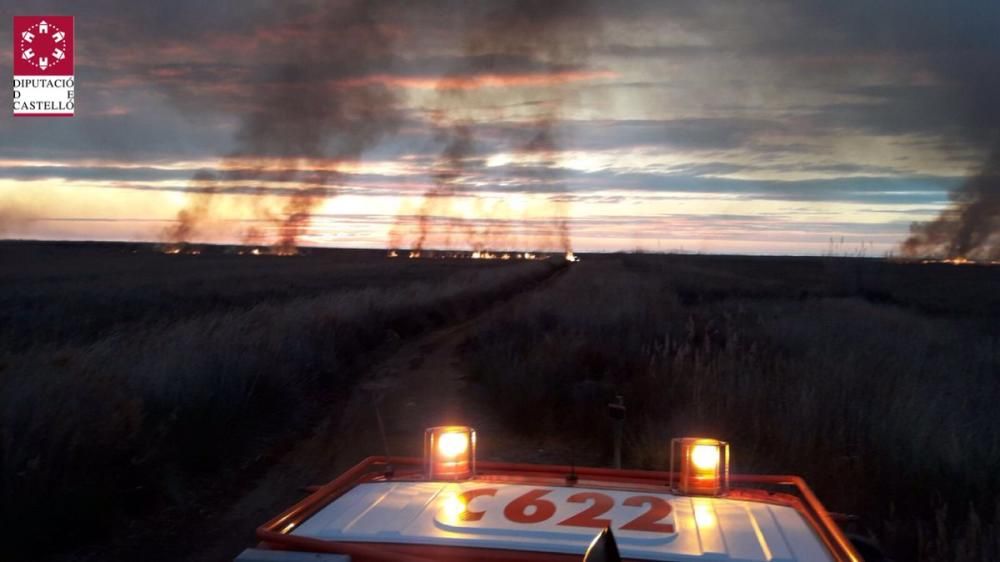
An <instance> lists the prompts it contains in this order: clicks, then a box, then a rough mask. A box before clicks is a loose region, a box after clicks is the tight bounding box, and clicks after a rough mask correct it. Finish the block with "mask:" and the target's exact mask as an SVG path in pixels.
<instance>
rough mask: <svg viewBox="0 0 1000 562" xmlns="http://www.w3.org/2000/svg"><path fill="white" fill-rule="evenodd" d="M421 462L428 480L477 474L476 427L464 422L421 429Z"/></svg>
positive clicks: (458, 478) (460, 477) (470, 476)
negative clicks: (465, 424)
mask: <svg viewBox="0 0 1000 562" xmlns="http://www.w3.org/2000/svg"><path fill="white" fill-rule="evenodd" d="M424 466H425V467H426V473H427V474H426V476H427V479H428V480H462V479H466V478H472V477H473V476H475V475H476V430H475V429H472V428H471V427H467V426H464V425H443V426H438V427H429V428H427V430H426V431H424Z"/></svg>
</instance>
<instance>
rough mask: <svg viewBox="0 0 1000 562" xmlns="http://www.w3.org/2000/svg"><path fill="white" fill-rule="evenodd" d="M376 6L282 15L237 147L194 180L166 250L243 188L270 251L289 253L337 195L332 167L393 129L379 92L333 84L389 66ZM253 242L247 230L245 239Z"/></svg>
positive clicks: (390, 110)
mask: <svg viewBox="0 0 1000 562" xmlns="http://www.w3.org/2000/svg"><path fill="white" fill-rule="evenodd" d="M382 4H384V3H383V2H371V1H366V0H354V1H350V2H339V3H330V4H326V5H325V7H324V8H320V9H318V10H317V11H306V12H305V13H299V12H298V10H296V9H295V8H291V7H290V8H288V10H289V12H290V14H289V16H288V17H287V18H285V19H286V20H287V21H288V25H287V27H288V28H289V29H292V30H293V32H294V34H295V40H294V42H293V44H292V45H290V46H289V48H288V50H287V51H286V52H285V53H284V57H283V62H281V63H280V64H278V65H277V68H276V70H275V71H274V72H273V73H272V75H270V76H267V77H265V78H264V79H263V80H262V83H261V84H260V85H259V89H258V90H257V91H256V92H254V95H255V96H256V102H255V105H253V106H252V107H251V108H250V109H249V110H248V113H247V114H246V115H245V117H244V118H243V121H242V123H241V124H240V126H239V129H238V131H237V133H236V144H237V148H236V149H235V150H234V151H233V152H232V153H230V154H229V155H227V156H226V158H225V159H224V161H223V164H222V166H221V169H220V171H219V173H218V174H217V175H216V174H210V173H202V174H200V175H199V176H197V177H196V178H194V179H196V180H199V185H198V186H196V189H197V191H196V192H195V193H194V194H193V195H192V196H191V202H190V204H189V205H188V207H187V208H185V209H183V210H182V211H181V212H180V213H178V215H177V223H176V224H175V225H174V226H173V227H172V228H170V229H169V230H168V231H167V232H166V237H167V239H168V240H169V241H170V242H184V241H189V240H191V239H192V237H194V236H197V235H198V234H199V231H200V230H201V229H202V228H203V226H204V225H205V223H206V222H207V221H208V220H209V219H210V218H211V216H212V213H213V212H214V211H215V210H216V209H215V208H216V207H217V206H218V205H217V200H218V197H217V196H218V195H219V194H220V193H223V192H224V191H225V188H227V187H232V185H229V184H233V183H234V182H239V183H240V184H245V186H249V187H243V188H242V189H241V190H240V192H241V193H249V194H250V195H251V196H252V197H251V198H250V203H249V205H250V206H251V208H252V210H253V212H254V214H255V215H256V216H257V218H258V219H263V220H266V221H268V222H270V223H271V224H272V225H273V226H272V228H274V229H276V231H277V236H276V242H275V244H274V247H275V250H276V251H277V252H278V253H294V252H295V251H296V247H297V245H298V242H299V238H300V237H301V236H302V235H303V234H304V233H306V231H307V229H308V227H309V223H310V220H311V217H312V213H313V210H314V209H315V208H316V206H317V205H319V204H320V203H322V202H323V201H324V200H325V199H326V198H328V197H330V196H331V195H334V194H335V192H336V186H334V185H331V184H332V183H335V182H336V179H337V171H336V165H337V164H340V163H345V162H351V161H356V160H357V159H358V158H359V157H360V156H361V154H362V153H363V152H364V151H365V150H366V149H368V148H370V147H371V146H373V145H374V144H375V143H376V142H377V141H378V140H379V139H380V138H381V137H382V136H383V135H384V134H386V133H388V132H390V131H392V130H394V129H395V128H396V126H397V125H398V123H399V120H400V115H399V111H398V107H397V104H396V97H395V95H394V94H393V93H392V92H391V91H390V90H389V89H387V88H386V87H384V86H382V85H379V84H372V83H364V84H349V85H347V84H343V83H340V84H337V83H335V81H334V80H335V79H340V78H349V77H352V76H363V75H365V74H366V73H368V72H369V71H371V70H372V69H384V68H385V67H386V65H387V64H388V63H389V61H391V59H392V40H391V39H392V37H391V34H390V33H388V32H387V31H386V30H385V29H384V27H383V26H382V25H380V24H379V23H378V16H379V10H380V9H381V8H382ZM265 179H266V180H267V181H269V182H279V183H278V185H281V186H282V188H281V189H282V190H284V191H285V194H284V199H283V201H284V202H283V204H280V205H278V207H280V210H279V211H278V212H275V209H274V203H275V202H274V192H275V189H274V188H273V187H261V181H263V180H265ZM205 184H207V187H206V186H205ZM261 236H262V233H261V231H260V229H259V228H258V227H253V228H252V229H250V230H249V231H248V232H246V233H245V234H244V239H245V240H257V239H260V238H261Z"/></svg>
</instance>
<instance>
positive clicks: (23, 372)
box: [0, 244, 557, 559]
mask: <svg viewBox="0 0 1000 562" xmlns="http://www.w3.org/2000/svg"><path fill="white" fill-rule="evenodd" d="M133 250H134V251H135V253H133ZM0 264H3V265H2V266H0V286H2V293H0V334H2V335H0V342H2V343H0V497H2V498H3V502H0V525H2V526H3V528H4V529H5V531H7V532H9V535H7V534H6V533H5V536H10V537H12V539H11V540H10V541H9V542H10V543H11V546H12V547H13V549H14V550H13V552H14V553H17V552H19V551H21V550H22V549H23V551H24V552H26V553H28V554H25V558H26V559H32V558H36V557H40V556H41V555H42V554H43V553H47V552H50V551H52V550H53V548H54V547H55V548H58V547H62V546H67V547H69V546H73V545H75V544H77V543H82V542H87V541H93V540H101V539H102V537H106V536H108V535H110V534H111V533H112V531H113V530H114V529H115V528H116V526H117V527H120V526H121V525H122V524H124V523H126V522H128V521H129V520H131V519H132V518H134V517H139V516H141V515H142V514H143V513H146V512H149V511H150V510H156V509H164V508H168V507H169V506H173V505H178V504H184V503H190V502H192V501H195V500H196V499H197V498H195V497H192V496H196V495H197V494H198V493H199V492H201V491H206V490H208V491H210V490H211V489H213V488H215V487H217V483H216V482H213V478H216V477H217V475H218V474H219V471H220V470H222V469H233V468H238V467H245V466H248V465H249V464H251V463H252V462H254V460H255V459H256V458H257V457H258V456H259V455H260V454H261V451H264V450H266V449H267V447H268V446H269V445H270V444H272V443H273V442H274V441H275V440H278V439H282V438H286V437H287V436H288V435H290V434H294V432H295V431H297V430H299V429H302V428H303V427H305V426H307V425H308V424H309V423H310V421H311V420H313V419H315V418H316V417H317V416H319V415H324V414H326V413H328V412H329V411H330V410H336V408H337V407H338V402H339V401H340V400H343V399H344V398H345V397H346V396H347V395H348V394H349V392H350V390H351V388H352V384H353V382H354V381H355V380H356V379H357V375H358V374H359V373H360V372H363V370H364V369H365V368H366V366H367V365H368V364H369V363H370V362H371V361H373V360H374V359H376V358H377V357H379V356H380V355H382V354H385V353H390V352H392V350H393V349H395V348H396V347H397V346H398V345H399V344H400V342H402V341H404V340H405V339H406V338H408V337H411V336H414V335H418V334H420V333H423V332H425V331H427V330H429V329H432V328H435V327H439V326H441V325H445V324H448V323H454V322H457V321H460V320H462V319H464V318H465V317H467V316H468V315H470V314H472V313H474V312H476V311H478V310H480V309H482V308H483V307H485V306H487V305H489V304H490V303H492V302H494V301H496V300H497V299H499V298H501V297H503V296H504V295H507V294H511V293H512V292H515V291H520V290H523V289H524V288H525V287H528V286H530V285H531V283H532V282H534V281H538V280H540V279H542V278H545V277H548V276H549V275H551V273H552V271H553V270H554V269H555V268H556V267H557V265H556V264H554V263H548V262H535V263H516V264H501V263H499V262H495V263H479V262H473V261H471V260H463V261H446V260H419V261H410V262H406V261H403V260H387V259H385V256H384V253H382V252H352V251H319V250H317V251H314V252H312V253H311V254H310V255H306V256H299V257H286V258H280V257H250V256H234V255H226V254H224V253H221V252H216V253H209V252H206V253H204V254H202V255H198V256H185V255H180V256H167V255H162V254H158V253H155V252H154V251H152V248H151V247H148V246H146V247H142V246H139V247H131V246H125V245H90V244H88V245H58V244H4V245H0ZM53 506H58V507H57V508H56V509H53ZM41 520H44V521H46V525H39V524H38V521H41ZM53 526H55V527H57V528H60V529H63V531H62V532H60V533H59V534H58V536H57V537H53V534H52V533H51V528H52V527H53ZM5 542H8V541H6V539H5ZM8 553H10V551H8Z"/></svg>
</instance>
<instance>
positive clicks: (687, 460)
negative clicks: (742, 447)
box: [670, 437, 729, 496]
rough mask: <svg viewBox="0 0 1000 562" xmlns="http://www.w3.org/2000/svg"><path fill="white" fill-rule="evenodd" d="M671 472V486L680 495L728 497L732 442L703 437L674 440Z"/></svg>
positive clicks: (671, 449)
mask: <svg viewBox="0 0 1000 562" xmlns="http://www.w3.org/2000/svg"><path fill="white" fill-rule="evenodd" d="M670 473H671V475H672V476H671V479H672V482H671V487H672V488H673V490H674V492H676V493H678V494H686V495H698V496H722V495H725V494H726V493H727V492H728V491H729V443H726V442H725V441H719V440H718V439H705V438H701V437H680V438H676V439H671V440H670Z"/></svg>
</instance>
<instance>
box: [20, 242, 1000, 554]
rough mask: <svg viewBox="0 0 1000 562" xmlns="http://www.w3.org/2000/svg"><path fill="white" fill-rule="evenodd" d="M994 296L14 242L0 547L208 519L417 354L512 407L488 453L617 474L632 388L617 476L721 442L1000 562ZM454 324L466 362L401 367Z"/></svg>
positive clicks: (986, 270)
mask: <svg viewBox="0 0 1000 562" xmlns="http://www.w3.org/2000/svg"><path fill="white" fill-rule="evenodd" d="M556 272H562V273H563V274H562V275H559V276H555V275H554V274H555V273H556ZM544 280H547V281H548V282H546V283H541V282H542V281H544ZM998 286H1000V268H991V267H979V266H960V267H959V266H951V265H947V264H932V265H921V264H912V263H910V264H907V263H891V262H887V261H884V260H874V259H848V258H832V257H824V258H751V257H732V256H731V257H724V256H697V255H642V254H615V255H591V256H584V258H583V261H582V262H581V263H578V264H572V265H571V266H569V267H566V264H565V263H564V262H562V260H550V261H545V262H533V263H504V262H500V261H493V262H482V261H473V260H406V259H395V260H390V259H386V257H385V255H384V253H383V252H368V251H349V250H314V251H312V252H311V253H308V254H307V255H304V256H298V257H268V256H260V257H252V256H240V255H234V254H232V253H227V252H226V251H224V249H221V248H217V249H211V250H206V251H205V252H204V253H202V254H201V255H197V256H194V255H176V256H171V255H163V254H161V253H158V252H156V251H154V248H152V247H150V246H143V245H127V244H41V243H38V244H34V243H3V244H0V497H2V498H3V500H4V501H3V502H2V504H0V525H3V528H4V529H5V531H7V534H6V535H5V536H10V537H13V540H12V541H10V545H11V548H10V549H9V550H8V551H7V552H6V553H5V554H11V555H12V556H13V559H14V560H17V559H42V558H44V557H46V556H48V555H49V554H53V553H56V552H58V551H60V550H64V551H65V550H67V549H68V550H69V551H70V552H72V551H73V549H75V548H77V547H79V546H80V545H82V544H87V543H94V542H98V543H100V542H101V541H110V540H112V538H114V539H116V540H118V539H120V535H121V534H122V533H123V532H125V533H126V534H127V532H128V527H129V525H132V526H135V525H141V524H142V523H139V522H141V521H143V517H144V516H147V515H149V514H150V513H161V514H162V513H165V512H167V513H169V511H170V510H173V509H179V510H181V511H179V513H188V514H189V513H191V511H192V509H194V510H195V513H197V508H198V506H199V505H205V504H206V503H207V502H209V501H215V500H214V499H206V498H207V497H210V496H211V494H212V493H213V491H216V490H218V489H219V488H220V487H226V486H223V484H224V482H223V481H224V480H226V481H228V480H229V479H232V478H251V477H252V476H253V475H254V474H258V473H259V467H260V466H261V465H266V464H267V463H268V462H272V460H270V457H269V453H268V451H272V450H275V449H276V448H278V449H280V447H282V446H284V445H283V444H285V443H288V444H289V446H291V444H294V443H295V442H297V441H301V440H302V435H304V432H306V431H308V430H309V428H310V427H313V426H315V425H316V423H317V420H320V419H323V420H325V422H326V424H327V427H336V423H335V421H336V419H337V416H338V415H340V414H339V412H340V411H341V408H342V407H343V405H344V403H345V401H346V400H347V397H348V396H350V395H351V394H352V392H356V390H357V388H356V382H357V381H358V380H359V379H360V378H361V375H362V374H363V373H365V372H367V370H369V369H370V368H371V366H372V365H374V364H376V363H377V362H378V361H380V360H381V359H382V358H386V357H390V356H393V354H394V353H396V354H397V355H399V354H398V353H397V351H398V350H400V349H403V348H407V349H409V351H407V352H406V354H404V355H399V356H398V357H396V359H395V363H393V364H403V365H410V366H411V367H412V365H415V364H418V363H420V362H421V361H422V360H423V359H424V357H423V356H414V357H410V355H409V354H413V353H417V355H420V354H421V353H425V350H424V348H425V347H426V354H431V355H434V354H436V355H434V356H433V358H432V359H434V361H437V362H438V363H440V364H445V365H457V363H456V361H457V360H458V359H462V361H463V364H462V366H461V369H463V370H464V371H465V372H466V373H468V375H466V376H464V377H463V380H468V384H469V385H470V390H471V391H473V392H474V393H476V394H477V395H484V396H490V397H495V396H501V397H503V396H506V397H512V398H510V399H506V400H503V399H499V400H497V399H492V398H491V399H489V400H488V401H485V402H484V404H487V405H486V406H484V407H485V408H487V409H492V410H495V411H493V412H491V413H490V414H489V415H490V416H494V417H495V418H496V419H497V420H500V425H501V426H502V427H503V428H504V429H505V431H509V432H510V435H505V436H504V439H505V440H506V441H505V442H517V439H519V438H521V437H523V439H524V442H525V443H527V442H533V441H532V439H535V438H537V436H538V435H539V434H541V433H544V434H548V436H549V439H551V436H553V435H555V436H561V437H565V438H566V443H571V442H572V443H589V445H581V446H587V447H589V449H588V450H587V451H580V453H579V454H578V455H576V459H587V458H595V457H597V458H599V457H600V456H601V455H602V454H603V455H604V458H606V459H609V452H610V451H609V449H610V447H609V445H610V437H609V435H610V427H609V421H608V419H607V417H606V414H605V405H606V404H607V403H608V402H609V401H611V400H612V399H613V398H614V397H615V395H622V396H624V399H625V403H626V405H627V407H628V416H627V419H626V426H625V429H626V433H625V440H626V443H625V445H626V446H625V463H626V464H627V465H628V466H633V467H645V468H662V467H664V466H665V463H666V449H667V447H666V443H667V440H668V439H669V437H671V436H679V435H685V434H694V435H708V436H717V437H720V438H724V439H727V440H729V441H730V442H731V443H732V447H733V451H734V465H735V466H734V468H735V469H736V470H737V471H743V472H778V473H798V474H801V475H803V476H805V477H806V479H807V481H808V482H810V484H811V485H813V487H814V488H815V489H816V491H817V492H818V494H819V496H820V497H821V498H822V499H823V500H824V502H825V503H826V504H827V506H828V507H829V508H830V509H832V510H835V511H838V512H845V513H852V514H856V515H859V516H860V517H861V519H862V521H863V523H865V524H866V526H867V527H868V528H870V529H871V530H872V532H873V533H874V535H875V537H876V538H877V539H878V540H879V541H880V542H881V543H882V545H883V546H884V548H885V550H886V551H887V552H888V553H889V554H890V556H891V557H892V558H893V559H894V560H926V561H987V560H997V559H1000V532H998V530H997V525H998V523H1000V477H998V474H997V471H996V467H998V466H1000V416H998V415H997V413H996V405H997V404H1000V380H998V376H1000V353H998V342H1000V334H998V329H1000V292H998V291H996V287H998ZM515 294H517V295H519V296H518V298H517V299H509V297H511V296H512V295H515ZM477 315H478V316H477ZM470 319H471V320H470ZM460 323H461V324H462V326H463V327H462V329H461V331H459V332H455V333H456V334H460V335H461V339H462V340H463V341H462V342H459V341H458V340H456V342H455V344H454V350H455V351H454V353H455V354H456V357H455V358H454V359H455V361H453V360H452V358H451V357H450V356H449V353H451V352H450V351H448V350H449V349H451V348H450V347H447V346H446V347H444V348H441V349H439V350H437V351H434V349H436V348H435V347H434V346H431V345H427V346H424V345H422V344H421V345H416V347H414V345H415V342H416V344H419V341H420V338H421V337H423V336H425V335H426V334H428V333H431V332H432V331H434V330H440V329H442V328H444V327H448V326H453V325H459V324H460ZM445 333H447V332H445ZM445 339H447V337H446V338H445ZM414 362H416V363H414ZM438 363H434V362H433V361H432V364H438ZM449 368H455V369H458V368H459V367H449ZM463 384H465V383H463ZM400 392H404V393H405V392H412V390H410V389H406V388H404V389H403V390H401V391H400ZM513 397H516V399H514V398H513ZM390 398H391V400H393V401H395V402H397V403H405V402H406V401H407V400H409V399H410V398H411V397H409V396H394V397H390ZM495 429H496V428H494V430H495ZM494 433H499V432H498V431H494ZM519 436H520V437H519ZM496 437H497V438H499V437H500V436H499V435H497V436H496ZM512 437H513V439H511V438H512ZM331 446H332V447H336V446H337V445H336V444H331ZM574 446H575V445H574ZM354 453H357V454H359V455H360V454H361V452H360V451H346V452H345V454H343V455H342V457H343V458H344V460H350V459H353V458H354V456H353V455H354ZM549 454H552V453H549ZM558 454H562V453H561V452H560V453H558ZM574 454H575V453H574ZM573 460H574V459H570V458H566V459H562V458H559V459H547V461H551V462H571V461H573ZM226 484H231V485H229V486H228V487H229V488H233V487H236V488H239V487H240V486H241V485H242V484H241V483H240V482H232V483H230V482H226ZM298 484H304V483H298ZM53 506H58V509H53ZM179 506H180V507H179ZM182 506H187V508H186V509H187V511H183V509H182ZM192 506H193V507H192ZM165 519H166V520H168V521H169V520H170V517H169V516H167V517H165ZM40 520H44V521H46V522H47V525H49V526H52V525H55V526H58V527H59V528H61V529H65V532H63V533H60V534H59V536H58V538H57V539H56V540H53V535H52V534H51V533H49V532H48V531H47V529H46V528H43V527H42V526H41V525H38V524H37V521H40ZM249 530H250V528H249V527H248V529H246V531H249ZM167 534H169V533H168V532H167ZM242 536H243V535H242V534H237V535H235V538H234V539H232V542H234V544H241V541H242V539H241V537H242ZM138 548H139V551H141V550H142V548H143V547H142V545H139V547H138ZM126 558H127V557H126ZM64 559H65V558H64ZM84 559H88V560H90V559H100V556H98V557H97V558H94V557H91V558H84ZM118 559H123V558H121V557H119V558H118Z"/></svg>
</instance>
